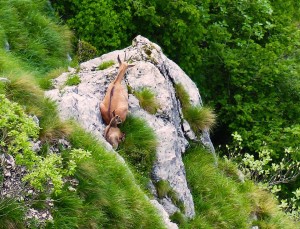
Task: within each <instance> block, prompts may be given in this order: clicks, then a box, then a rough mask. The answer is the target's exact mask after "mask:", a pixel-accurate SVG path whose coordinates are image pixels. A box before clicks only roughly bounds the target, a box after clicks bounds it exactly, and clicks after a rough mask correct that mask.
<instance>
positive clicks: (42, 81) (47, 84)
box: [38, 67, 67, 90]
mask: <svg viewBox="0 0 300 229" xmlns="http://www.w3.org/2000/svg"><path fill="white" fill-rule="evenodd" d="M66 70H67V69H66V68H64V67H60V68H55V69H53V70H51V71H50V72H48V73H47V74H46V75H45V76H43V77H39V79H38V82H39V85H40V87H41V88H42V89H44V90H50V89H53V85H52V79H54V78H56V77H58V76H60V75H61V74H62V73H64V72H66Z"/></svg>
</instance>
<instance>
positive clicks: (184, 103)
mask: <svg viewBox="0 0 300 229" xmlns="http://www.w3.org/2000/svg"><path fill="white" fill-rule="evenodd" d="M175 91H176V96H177V98H178V99H179V101H180V103H181V107H182V113H183V117H184V118H185V119H186V120H187V121H188V123H189V124H190V126H191V128H192V130H193V131H194V132H195V133H196V134H199V133H200V132H201V131H203V130H210V129H211V128H212V127H213V126H214V125H215V123H216V115H215V113H214V112H213V110H212V109H211V108H210V107H205V106H192V105H191V102H190V97H189V95H188V93H187V92H186V90H185V89H184V87H183V85H182V84H176V85H175Z"/></svg>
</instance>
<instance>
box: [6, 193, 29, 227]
mask: <svg viewBox="0 0 300 229" xmlns="http://www.w3.org/2000/svg"><path fill="white" fill-rule="evenodd" d="M24 217H25V206H24V205H23V204H22V203H19V202H17V201H16V200H14V199H11V198H4V199H3V198H1V199H0V229H14V228H18V229H23V228H25V225H24Z"/></svg>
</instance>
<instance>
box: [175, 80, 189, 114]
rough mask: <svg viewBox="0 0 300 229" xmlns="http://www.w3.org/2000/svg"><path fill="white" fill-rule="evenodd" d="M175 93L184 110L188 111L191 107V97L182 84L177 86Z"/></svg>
mask: <svg viewBox="0 0 300 229" xmlns="http://www.w3.org/2000/svg"><path fill="white" fill-rule="evenodd" d="M174 87H175V92H176V96H177V98H178V99H179V101H180V103H181V106H182V109H186V108H188V107H189V106H191V104H190V96H189V94H188V93H187V92H186V90H185V89H184V87H183V85H182V84H175V86H174Z"/></svg>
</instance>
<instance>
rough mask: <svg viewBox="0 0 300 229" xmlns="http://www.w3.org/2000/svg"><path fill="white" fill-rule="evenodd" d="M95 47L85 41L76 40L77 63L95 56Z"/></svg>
mask: <svg viewBox="0 0 300 229" xmlns="http://www.w3.org/2000/svg"><path fill="white" fill-rule="evenodd" d="M97 52H98V51H97V49H96V48H95V47H94V46H93V45H91V44H90V43H88V42H86V41H82V40H79V41H78V50H77V57H78V61H79V63H82V62H85V61H88V60H90V59H93V58H95V57H96V56H97Z"/></svg>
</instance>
